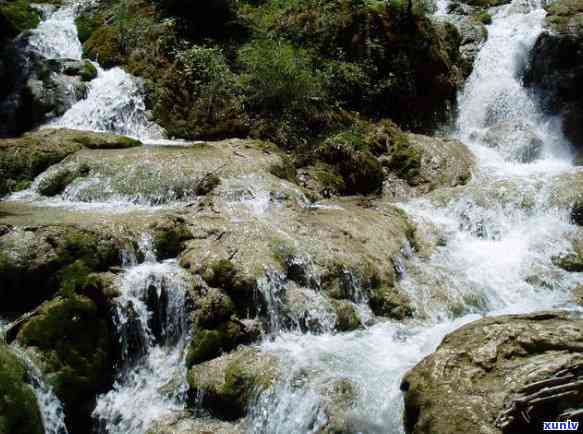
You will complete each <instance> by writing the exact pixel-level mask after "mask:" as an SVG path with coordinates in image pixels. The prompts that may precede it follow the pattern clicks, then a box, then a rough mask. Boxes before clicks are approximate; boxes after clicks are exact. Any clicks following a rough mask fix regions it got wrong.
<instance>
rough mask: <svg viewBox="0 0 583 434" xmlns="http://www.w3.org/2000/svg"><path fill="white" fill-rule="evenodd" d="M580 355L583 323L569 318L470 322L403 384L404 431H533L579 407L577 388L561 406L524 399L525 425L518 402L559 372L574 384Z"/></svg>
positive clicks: (552, 316)
mask: <svg viewBox="0 0 583 434" xmlns="http://www.w3.org/2000/svg"><path fill="white" fill-rule="evenodd" d="M582 351H583V320H581V319H579V318H572V317H570V316H568V314H566V313H562V312H543V313H538V314H530V315H508V316H500V317H493V318H485V319H481V320H478V321H475V322H473V323H470V324H468V325H466V326H464V327H462V328H461V329H459V330H457V331H455V332H453V333H451V334H449V335H448V336H446V337H445V339H444V340H443V342H442V343H441V345H440V346H439V347H438V349H437V350H436V351H435V353H433V354H432V355H430V356H428V357H426V358H425V359H424V360H423V361H421V362H420V363H419V364H418V365H417V366H416V367H415V368H413V369H412V370H411V371H410V372H409V373H408V374H407V375H406V377H405V378H404V380H403V382H402V385H401V388H402V390H403V391H405V427H406V432H407V433H415V434H419V433H440V434H449V433H451V434H453V433H455V434H462V433H463V434H465V433H477V432H479V433H484V434H489V433H492V434H494V433H501V432H504V433H517V432H537V430H538V429H539V428H540V427H541V426H542V421H543V420H556V419H557V418H558V417H559V415H560V414H561V413H563V412H564V411H565V410H567V409H569V408H572V407H574V406H576V407H580V406H581V405H582V404H583V399H582V398H581V396H582V395H581V392H580V389H577V387H575V388H574V390H578V392H577V393H576V394H573V395H569V396H568V397H567V396H564V397H562V399H558V400H557V399H550V400H549V401H543V402H541V403H537V402H536V401H535V402H532V401H529V400H526V401H527V403H528V405H526V406H525V407H524V409H523V411H524V413H525V414H530V420H529V421H528V422H527V421H526V420H524V419H523V418H522V417H521V416H520V415H518V416H519V417H515V416H517V414H516V413H515V412H513V408H514V407H513V405H516V401H515V398H517V397H520V398H525V396H528V395H529V390H531V391H532V392H533V393H534V392H536V391H537V390H540V388H541V387H540V383H538V382H540V381H543V380H548V381H549V382H551V383H552V382H554V381H556V377H557V375H558V373H561V371H564V370H568V372H574V373H575V374H573V375H574V378H579V377H578V374H576V372H577V367H579V368H578V369H581V368H580V367H581V365H582V364H583V353H582ZM578 387H580V386H578ZM551 392H552V391H551ZM548 395H549V396H551V395H552V396H554V394H553V393H548ZM559 398H560V397H559Z"/></svg>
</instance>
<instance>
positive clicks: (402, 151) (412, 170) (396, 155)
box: [388, 140, 423, 185]
mask: <svg viewBox="0 0 583 434" xmlns="http://www.w3.org/2000/svg"><path fill="white" fill-rule="evenodd" d="M390 155H391V160H390V162H389V164H388V167H389V168H390V169H391V170H392V171H393V172H395V173H396V174H397V176H398V177H399V178H401V179H404V180H406V181H407V182H408V183H409V184H411V185H414V184H415V178H416V177H417V176H419V171H420V169H421V158H422V156H423V154H422V153H421V152H420V151H419V150H418V149H415V148H414V147H412V146H411V145H410V143H409V142H408V141H407V140H401V141H398V142H396V143H394V144H393V147H392V149H391V151H390Z"/></svg>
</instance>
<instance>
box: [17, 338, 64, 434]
mask: <svg viewBox="0 0 583 434" xmlns="http://www.w3.org/2000/svg"><path fill="white" fill-rule="evenodd" d="M12 348H13V349H14V352H15V353H16V355H17V356H18V357H19V358H20V359H21V360H22V361H23V362H24V364H25V365H26V368H27V370H28V375H29V378H30V384H31V386H32V387H33V390H34V394H35V396H36V400H37V402H38V407H39V410H40V413H41V417H42V423H43V427H44V430H45V434H68V431H67V427H66V425H65V413H64V411H63V406H62V404H61V401H59V399H58V398H57V397H56V396H55V394H54V393H53V391H52V389H51V388H50V387H49V386H48V385H47V384H46V383H45V381H44V380H43V377H42V373H41V372H40V370H39V369H38V368H37V367H36V365H35V364H34V363H33V361H32V360H31V359H30V357H28V355H27V354H26V352H25V351H24V350H22V349H20V348H18V347H17V346H13V347H12Z"/></svg>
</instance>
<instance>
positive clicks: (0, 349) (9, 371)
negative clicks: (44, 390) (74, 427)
mask: <svg viewBox="0 0 583 434" xmlns="http://www.w3.org/2000/svg"><path fill="white" fill-rule="evenodd" d="M28 381H29V376H28V373H27V368H26V366H25V365H24V364H23V363H22V361H21V360H20V359H19V358H18V357H17V356H16V355H15V354H14V353H13V352H12V351H11V350H10V347H8V346H7V345H5V344H4V343H0V434H44V432H45V431H44V429H43V423H42V418H41V413H40V410H39V407H38V403H37V399H36V396H35V394H34V391H33V388H32V386H31V385H30V384H29V383H28Z"/></svg>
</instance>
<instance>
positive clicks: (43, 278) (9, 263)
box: [0, 225, 124, 312]
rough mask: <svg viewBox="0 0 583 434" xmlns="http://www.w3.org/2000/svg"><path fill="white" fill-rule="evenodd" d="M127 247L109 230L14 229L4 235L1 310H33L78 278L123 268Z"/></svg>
mask: <svg viewBox="0 0 583 434" xmlns="http://www.w3.org/2000/svg"><path fill="white" fill-rule="evenodd" d="M123 248H124V244H123V243H122V242H120V241H119V240H118V239H116V238H115V237H113V236H112V235H111V234H108V233H107V231H104V230H103V231H100V230H98V229H95V230H91V229H82V228H80V227H76V226H66V225H61V226H41V227H24V228H8V229H7V231H6V232H5V233H4V234H2V236H0V297H1V298H2V306H1V307H0V311H1V312H24V311H26V310H29V309H32V308H34V307H35V306H37V305H39V304H40V303H41V302H43V301H44V300H47V299H49V298H51V297H52V296H53V295H54V294H55V292H56V291H57V290H58V289H59V288H61V286H62V285H63V284H64V283H66V282H67V281H68V280H71V279H73V278H75V277H76V276H77V275H78V274H83V273H87V272H89V271H106V270H107V269H108V268H109V267H110V266H114V265H120V263H121V252H122V250H123Z"/></svg>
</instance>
